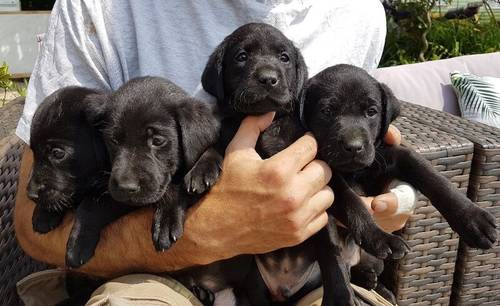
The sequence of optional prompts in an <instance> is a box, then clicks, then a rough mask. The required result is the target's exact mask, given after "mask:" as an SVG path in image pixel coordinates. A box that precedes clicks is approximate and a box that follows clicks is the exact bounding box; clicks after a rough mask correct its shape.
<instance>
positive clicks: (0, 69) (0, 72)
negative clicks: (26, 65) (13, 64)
mask: <svg viewBox="0 0 500 306" xmlns="http://www.w3.org/2000/svg"><path fill="white" fill-rule="evenodd" d="M11 77H12V76H11V75H10V73H9V66H8V65H7V63H5V62H3V64H2V66H0V88H2V89H3V99H2V106H4V105H5V101H6V99H7V90H8V89H10V88H11V87H12V80H11Z"/></svg>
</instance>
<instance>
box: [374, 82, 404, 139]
mask: <svg viewBox="0 0 500 306" xmlns="http://www.w3.org/2000/svg"><path fill="white" fill-rule="evenodd" d="M379 88H380V94H381V95H382V119H381V125H380V134H379V136H380V137H382V138H383V137H384V136H385V134H386V133H387V130H388V129H389V124H391V122H392V121H394V120H395V119H396V118H397V117H398V116H399V113H400V103H399V100H398V99H397V98H396V97H395V96H394V94H393V93H392V90H391V89H390V88H389V87H388V86H387V85H385V84H382V83H379Z"/></svg>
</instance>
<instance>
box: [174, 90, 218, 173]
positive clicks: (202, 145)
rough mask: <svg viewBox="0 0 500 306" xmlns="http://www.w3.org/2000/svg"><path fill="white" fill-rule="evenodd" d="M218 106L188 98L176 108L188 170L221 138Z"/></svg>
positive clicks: (180, 138) (180, 139)
mask: <svg viewBox="0 0 500 306" xmlns="http://www.w3.org/2000/svg"><path fill="white" fill-rule="evenodd" d="M215 112H216V106H215V105H209V104H207V103H203V102H201V101H198V100H195V99H192V98H187V99H184V100H183V101H182V102H181V103H180V104H179V105H178V106H177V108H176V119H177V122H178V131H179V141H180V145H181V147H182V156H183V157H184V163H185V166H186V167H185V168H186V170H189V169H191V168H192V167H193V165H194V164H195V163H196V161H197V160H198V158H199V157H200V156H201V154H203V152H205V150H206V149H207V148H208V147H210V146H212V145H214V144H215V143H216V141H217V139H218V138H219V131H220V121H219V119H218V118H217V115H216V113H215Z"/></svg>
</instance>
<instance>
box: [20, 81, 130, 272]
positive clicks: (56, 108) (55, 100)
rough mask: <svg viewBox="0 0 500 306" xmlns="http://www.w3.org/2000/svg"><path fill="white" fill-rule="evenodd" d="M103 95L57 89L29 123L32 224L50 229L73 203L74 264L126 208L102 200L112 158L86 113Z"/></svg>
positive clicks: (70, 256)
mask: <svg viewBox="0 0 500 306" xmlns="http://www.w3.org/2000/svg"><path fill="white" fill-rule="evenodd" d="M101 96H102V94H101V93H99V92H97V91H95V90H92V89H88V88H83V87H76V86H71V87H65V88H62V89H59V90H57V91H55V92H54V93H52V94H51V95H49V96H48V97H47V98H45V100H44V101H43V102H42V103H41V104H40V106H39V107H38V109H37V110H36V112H35V115H34V117H33V125H32V128H31V137H30V147H31V149H32V150H33V155H34V163H33V169H32V173H31V177H30V180H29V183H28V197H29V198H30V199H32V200H33V201H34V202H35V203H36V206H35V210H34V212H33V220H32V221H33V229H34V230H35V231H36V232H39V233H47V232H49V231H51V230H52V229H54V228H55V227H57V226H58V225H59V224H60V223H61V221H62V218H63V216H64V214H65V212H66V211H67V210H68V209H71V208H75V207H76V213H75V219H74V225H73V227H72V229H71V233H70V236H69V238H68V242H67V253H66V264H67V265H68V266H69V267H72V268H76V267H79V266H81V265H82V264H84V263H86V262H87V261H88V260H89V259H90V258H91V257H92V256H93V254H94V251H95V248H96V246H97V243H98V241H99V236H100V232H101V230H102V228H104V227H105V226H106V225H107V224H109V223H111V222H112V221H114V220H116V219H117V218H119V217H120V216H122V215H123V214H125V213H127V212H128V211H129V209H126V208H123V207H122V206H120V205H114V203H112V202H110V203H108V202H107V200H106V198H107V196H106V185H107V181H108V177H109V175H108V174H109V170H110V164H109V160H108V158H107V151H106V147H105V145H104V142H103V140H102V137H101V135H100V133H99V131H98V130H97V129H96V128H95V127H94V126H93V125H92V123H91V122H90V121H89V117H88V115H89V107H90V105H92V104H94V103H95V102H94V101H97V100H99V99H100V98H101Z"/></svg>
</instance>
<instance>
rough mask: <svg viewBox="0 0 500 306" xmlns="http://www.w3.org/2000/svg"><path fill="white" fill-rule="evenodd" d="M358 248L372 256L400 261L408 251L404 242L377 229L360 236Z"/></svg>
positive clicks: (408, 248)
mask: <svg viewBox="0 0 500 306" xmlns="http://www.w3.org/2000/svg"><path fill="white" fill-rule="evenodd" d="M360 238H361V239H360V240H356V239H355V240H356V241H361V244H360V246H361V247H362V248H363V249H364V250H365V251H367V252H368V253H370V254H372V255H373V256H375V257H377V258H380V259H386V258H393V259H401V258H403V257H404V256H405V255H406V253H408V252H409V251H410V247H409V246H408V245H407V244H406V242H405V241H404V240H403V239H402V238H400V237H398V236H396V235H392V234H388V233H386V232H384V231H383V230H381V229H379V228H378V227H375V228H373V229H372V230H371V231H367V232H365V233H363V234H361V237H360Z"/></svg>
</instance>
